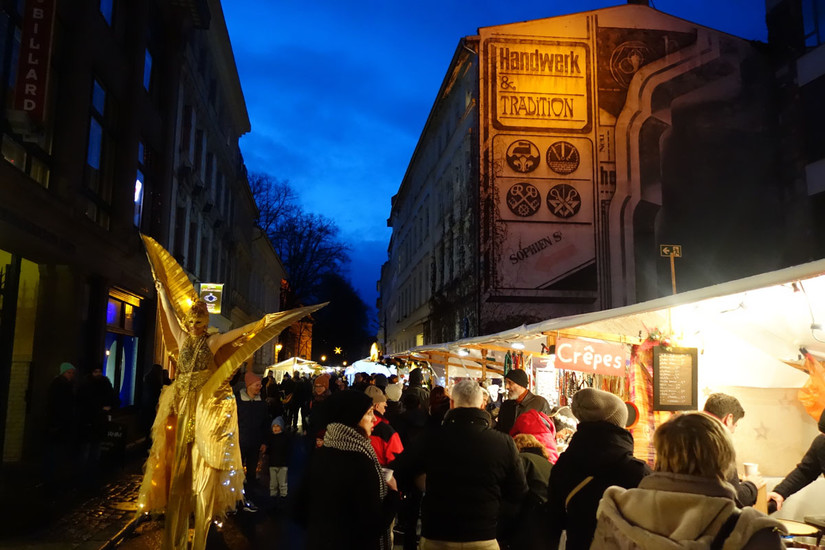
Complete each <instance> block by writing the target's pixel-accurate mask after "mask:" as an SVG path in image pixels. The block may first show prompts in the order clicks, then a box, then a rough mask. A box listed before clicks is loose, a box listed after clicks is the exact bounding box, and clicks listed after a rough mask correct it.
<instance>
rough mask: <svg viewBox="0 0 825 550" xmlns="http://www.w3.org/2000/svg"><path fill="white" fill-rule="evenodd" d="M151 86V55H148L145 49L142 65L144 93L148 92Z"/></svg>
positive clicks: (147, 50)
mask: <svg viewBox="0 0 825 550" xmlns="http://www.w3.org/2000/svg"><path fill="white" fill-rule="evenodd" d="M151 85H152V54H151V53H149V49H148V48H147V49H146V54H145V55H144V63H143V87H144V88H146V91H147V92H148V91H149V88H150V87H151Z"/></svg>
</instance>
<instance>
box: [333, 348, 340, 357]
mask: <svg viewBox="0 0 825 550" xmlns="http://www.w3.org/2000/svg"><path fill="white" fill-rule="evenodd" d="M333 351H334V352H335V353H336V355H341V348H335V349H334V350H333Z"/></svg>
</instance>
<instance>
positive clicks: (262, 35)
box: [223, 0, 767, 307]
mask: <svg viewBox="0 0 825 550" xmlns="http://www.w3.org/2000/svg"><path fill="white" fill-rule="evenodd" d="M624 3H625V2H623V1H621V0H613V1H609V0H601V1H599V0H575V1H569V2H557V1H553V0H544V1H537V0H498V1H493V0H472V1H471V0H439V1H433V0H418V1H416V2H405V1H401V2H397V1H388V0H382V1H376V0H314V1H312V0H311V1H297V0H254V1H253V0H227V1H224V2H223V9H224V15H225V17H226V22H227V26H228V28H229V34H230V39H231V41H232V47H233V50H234V52H235V60H236V63H237V66H238V72H239V73H240V78H241V86H242V87H243V91H244V96H245V98H246V105H247V109H248V111H249V118H250V120H251V123H252V131H251V133H249V134H247V135H246V136H245V137H243V138H242V140H241V150H242V152H243V155H244V160H245V161H246V165H247V167H248V168H249V170H250V171H253V172H266V173H269V174H271V175H273V176H275V177H276V178H279V179H286V180H289V181H290V182H291V184H292V185H293V187H294V188H295V189H296V191H297V192H298V194H299V196H300V199H301V203H302V205H303V206H304V208H305V209H306V210H308V211H311V212H317V213H320V214H324V215H326V216H328V217H330V218H333V219H334V220H335V221H336V223H337V224H338V226H339V227H340V228H341V231H342V237H343V240H345V241H346V242H348V243H349V244H350V246H351V247H352V253H351V257H352V264H351V267H350V272H349V277H350V280H351V281H352V283H353V285H354V286H355V288H356V289H357V290H358V291H359V293H360V294H361V297H362V298H363V299H364V300H365V301H366V303H367V304H368V305H369V306H371V307H374V306H375V300H376V298H377V295H378V294H377V291H376V281H377V280H378V278H379V276H380V269H381V264H382V263H383V262H384V261H386V257H387V244H388V242H389V237H390V233H391V230H390V228H388V227H387V224H386V220H387V218H388V217H389V213H390V198H391V197H392V196H393V195H394V194H395V193H396V191H397V190H398V186H399V184H400V183H401V179H402V178H403V176H404V172H405V170H406V168H407V164H408V163H409V160H410V157H411V156H412V153H413V149H414V148H415V146H416V143H417V141H418V137H419V135H420V133H421V130H422V129H423V127H424V123H425V121H426V119H427V115H428V114H429V112H430V108H431V107H432V103H433V100H434V99H435V95H436V93H437V92H438V89H439V87H440V85H441V81H442V79H443V78H444V74H445V72H446V70H447V67H448V65H449V63H450V60H451V59H452V55H453V52H454V51H455V48H456V46H457V44H458V40H459V39H460V38H461V37H463V36H468V35H474V34H476V33H477V29H478V28H479V27H487V26H491V25H500V24H504V23H513V22H517V21H526V20H530V19H540V18H544V17H553V16H556V15H563V14H568V13H575V12H580V11H587V10H592V9H598V8H603V7H609V6H616V5H621V4H624ZM651 5H652V6H654V7H655V8H656V9H658V10H660V11H662V12H665V13H668V14H670V15H674V16H677V17H681V18H684V19H687V20H690V21H694V22H696V23H699V24H701V25H705V26H708V27H712V28H715V29H719V30H721V31H725V32H728V33H730V34H734V35H737V36H741V37H744V38H748V39H753V40H762V41H766V40H767V29H766V27H765V7H764V0H688V1H685V0H653V1H652V2H651Z"/></svg>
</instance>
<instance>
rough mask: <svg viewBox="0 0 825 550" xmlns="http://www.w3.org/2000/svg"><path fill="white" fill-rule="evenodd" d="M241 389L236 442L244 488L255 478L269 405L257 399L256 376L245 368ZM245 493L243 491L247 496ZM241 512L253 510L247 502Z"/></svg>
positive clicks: (259, 380) (266, 433)
mask: <svg viewBox="0 0 825 550" xmlns="http://www.w3.org/2000/svg"><path fill="white" fill-rule="evenodd" d="M243 381H244V386H245V387H244V388H242V389H241V390H240V391H239V392H238V395H237V399H236V403H237V406H238V443H239V447H240V449H241V462H242V463H243V465H244V468H245V469H246V482H245V483H246V486H247V487H249V486H251V485H254V484H255V482H256V478H257V471H258V461H259V459H260V455H261V453H263V452H266V441H267V440H268V438H269V433H270V429H271V428H270V421H269V406H268V405H267V402H266V401H264V400H263V398H262V397H261V387H262V385H261V383H262V381H263V378H262V377H261V375H260V374H255V373H254V372H252V370H251V368H248V370H247V371H246V373H245V374H244V377H243ZM248 493H249V491H247V494H248ZM243 509H244V510H245V511H249V512H254V511H256V510H257V508H255V506H254V505H252V504H251V502H246V503H245V506H244V508H243Z"/></svg>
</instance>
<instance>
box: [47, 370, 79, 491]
mask: <svg viewBox="0 0 825 550" xmlns="http://www.w3.org/2000/svg"><path fill="white" fill-rule="evenodd" d="M76 375H77V369H75V367H74V365H72V364H71V363H62V364H61V365H60V374H58V375H57V376H55V377H54V378H52V380H51V382H49V389H48V398H47V399H46V422H47V425H46V436H47V437H46V461H45V470H44V472H43V474H44V476H45V478H46V481H47V482H48V483H49V484H53V483H56V482H58V481H63V480H67V479H70V476H72V475H76V472H72V471H71V466H70V464H71V457H72V453H73V448H74V446H75V444H76V439H77V432H76V426H77V405H78V403H77V400H76V399H75V377H76Z"/></svg>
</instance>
